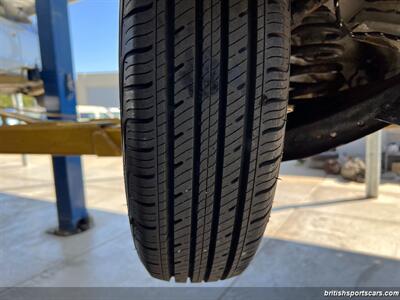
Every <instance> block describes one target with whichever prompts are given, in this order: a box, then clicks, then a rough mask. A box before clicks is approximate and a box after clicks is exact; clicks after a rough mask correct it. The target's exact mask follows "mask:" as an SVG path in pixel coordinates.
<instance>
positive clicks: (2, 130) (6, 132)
mask: <svg viewBox="0 0 400 300" xmlns="http://www.w3.org/2000/svg"><path fill="white" fill-rule="evenodd" d="M0 153H14V154H19V153H21V154H51V155H98V156H120V155H121V130H120V126H119V120H98V121H90V122H34V123H30V124H26V125H13V126H0Z"/></svg>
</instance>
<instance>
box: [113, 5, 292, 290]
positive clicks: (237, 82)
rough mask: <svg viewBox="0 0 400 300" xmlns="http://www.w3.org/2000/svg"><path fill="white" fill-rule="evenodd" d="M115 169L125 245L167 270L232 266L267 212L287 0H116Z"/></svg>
mask: <svg viewBox="0 0 400 300" xmlns="http://www.w3.org/2000/svg"><path fill="white" fill-rule="evenodd" d="M120 21H121V23H120V31H121V36H120V78H121V79H120V81H121V111H122V132H123V143H124V165H125V181H126V190H127V198H128V210H129V217H130V224H131V229H132V232H133V237H134V241H135V246H136V248H137V252H138V254H139V256H140V259H141V261H142V262H143V264H144V265H145V267H146V269H147V270H148V271H149V272H150V274H151V275H152V276H154V277H156V278H159V279H163V280H170V278H171V277H174V278H175V280H176V281H177V282H186V281H187V279H188V278H190V280H191V281H192V282H201V281H216V280H219V279H225V278H229V277H232V276H235V275H238V274H240V273H241V272H243V271H244V270H245V269H246V267H247V265H248V264H249V262H250V261H251V259H252V258H253V256H254V255H255V253H256V250H257V247H258V244H259V243H260V241H261V240H262V237H263V233H264V230H265V226H266V224H267V222H268V219H269V215H270V212H271V206H272V200H273V196H274V191H275V185H276V180H277V177H278V172H279V165H280V161H281V157H282V147H283V139H284V131H285V123H286V113H287V100H288V83H289V51H290V45H289V43H290V42H289V41H290V12H289V4H288V1H287V0H264V1H261V0H258V1H255V0H196V1H195V0H193V1H187V0H176V1H173V0H165V1H162V0H158V1H156V0H124V1H121V17H120Z"/></svg>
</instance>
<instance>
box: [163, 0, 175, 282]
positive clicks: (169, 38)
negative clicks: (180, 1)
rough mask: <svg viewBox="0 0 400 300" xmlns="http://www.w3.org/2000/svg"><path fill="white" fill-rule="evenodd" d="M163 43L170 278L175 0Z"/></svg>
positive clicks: (169, 3)
mask: <svg viewBox="0 0 400 300" xmlns="http://www.w3.org/2000/svg"><path fill="white" fill-rule="evenodd" d="M165 6H166V10H165V23H166V24H165V31H166V32H165V36H166V38H165V42H166V45H165V47H166V51H165V55H166V62H167V88H166V93H167V101H166V103H165V104H166V109H165V110H166V114H167V151H166V156H167V158H166V161H167V198H168V201H167V210H168V224H167V226H168V237H167V239H168V267H169V273H170V276H175V262H174V148H175V142H174V136H175V135H174V115H175V113H174V105H175V101H174V98H175V97H174V95H175V85H174V82H175V72H174V69H175V62H174V57H175V28H174V27H175V0H165Z"/></svg>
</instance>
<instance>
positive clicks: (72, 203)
mask: <svg viewBox="0 0 400 300" xmlns="http://www.w3.org/2000/svg"><path fill="white" fill-rule="evenodd" d="M36 14H37V20H38V28H39V40H40V51H41V57H42V74H41V77H42V80H43V82H44V87H45V98H44V99H45V100H44V102H45V106H46V109H47V111H48V112H51V113H59V114H63V115H76V96H75V88H74V86H75V85H74V73H73V64H72V54H71V42H70V33H69V21H68V2H67V0H37V1H36ZM52 160H53V172H54V183H55V189H56V196H57V211H58V223H59V224H58V226H59V227H58V230H56V232H55V233H56V234H59V235H70V234H74V233H78V232H81V231H83V230H86V229H88V228H89V215H88V212H87V210H86V207H85V195H84V188H83V175H82V165H81V159H80V157H79V156H68V157H62V156H53V158H52Z"/></svg>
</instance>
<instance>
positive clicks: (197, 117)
mask: <svg viewBox="0 0 400 300" xmlns="http://www.w3.org/2000/svg"><path fill="white" fill-rule="evenodd" d="M202 69H203V0H195V66H194V73H195V74H194V77H195V78H194V80H195V84H194V85H195V87H194V130H193V178H192V212H191V217H192V218H191V231H190V254H189V273H188V274H189V277H190V279H191V280H193V274H194V265H195V258H196V243H197V239H196V236H197V210H198V206H199V180H200V144H201V119H202V118H201V99H202V90H201V89H202V83H201V80H202Z"/></svg>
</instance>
